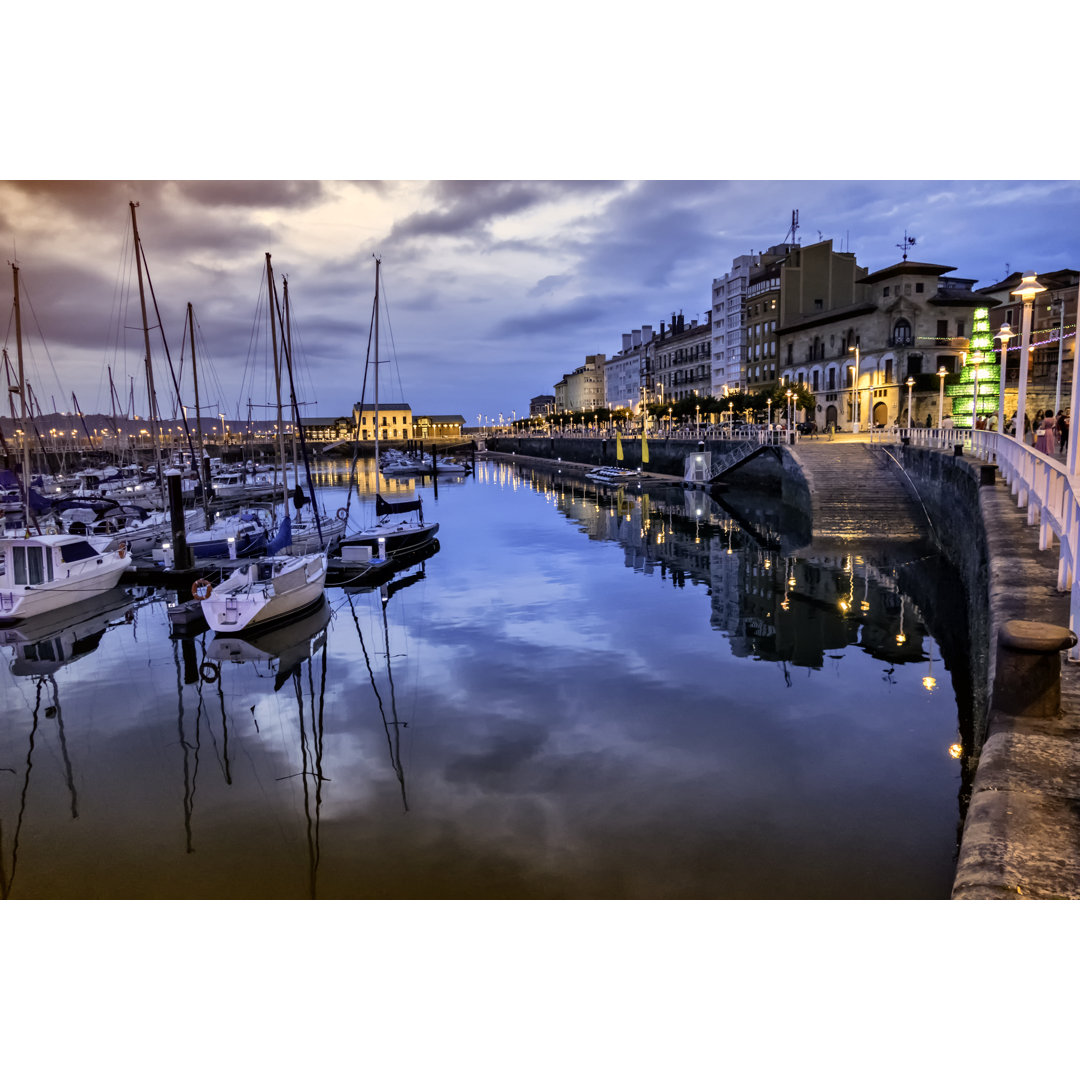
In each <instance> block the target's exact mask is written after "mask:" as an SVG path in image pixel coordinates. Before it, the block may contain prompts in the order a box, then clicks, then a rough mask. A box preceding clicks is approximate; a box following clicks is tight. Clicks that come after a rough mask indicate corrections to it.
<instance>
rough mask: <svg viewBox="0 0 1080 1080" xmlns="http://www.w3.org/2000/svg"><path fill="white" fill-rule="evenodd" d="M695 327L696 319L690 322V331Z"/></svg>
mask: <svg viewBox="0 0 1080 1080" xmlns="http://www.w3.org/2000/svg"><path fill="white" fill-rule="evenodd" d="M696 327H697V319H691V320H690V329H691V330H693V329H695V328H696Z"/></svg>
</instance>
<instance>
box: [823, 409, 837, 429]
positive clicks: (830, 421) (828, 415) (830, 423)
mask: <svg viewBox="0 0 1080 1080" xmlns="http://www.w3.org/2000/svg"><path fill="white" fill-rule="evenodd" d="M830 427H836V406H835V405H829V406H828V407H827V408H826V409H825V430H826V431H828V430H829V428H830Z"/></svg>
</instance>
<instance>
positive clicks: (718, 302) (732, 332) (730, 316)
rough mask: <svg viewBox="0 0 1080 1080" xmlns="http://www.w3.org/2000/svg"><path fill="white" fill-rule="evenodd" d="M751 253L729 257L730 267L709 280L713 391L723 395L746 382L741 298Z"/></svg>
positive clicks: (745, 283)
mask: <svg viewBox="0 0 1080 1080" xmlns="http://www.w3.org/2000/svg"><path fill="white" fill-rule="evenodd" d="M755 263H756V258H755V256H754V255H739V256H738V257H737V258H735V259H732V261H731V269H730V270H729V271H728V272H727V273H726V274H725V275H724V276H723V277H719V278H713V283H712V349H711V354H712V355H711V360H712V394H713V396H714V397H716V398H722V397H723V396H724V394H725V392H726V390H729V389H730V390H733V391H734V390H737V389H739V388H740V387H742V386H743V385H744V383H745V378H744V375H743V368H742V347H743V343H744V335H743V301H744V300H745V299H746V288H747V282H748V281H749V278H750V271H751V269H752V268H753V267H754V265H755Z"/></svg>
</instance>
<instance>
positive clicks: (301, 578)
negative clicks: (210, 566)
mask: <svg viewBox="0 0 1080 1080" xmlns="http://www.w3.org/2000/svg"><path fill="white" fill-rule="evenodd" d="M266 280H267V293H268V296H269V300H270V336H271V340H272V342H273V350H274V377H275V382H276V386H277V398H278V433H279V436H278V437H279V447H278V451H279V461H280V463H281V471H282V474H283V475H284V472H285V446H284V439H285V432H284V424H282V423H281V360H280V357H279V355H278V341H277V322H276V316H277V314H278V309H277V294H276V291H275V289H274V273H273V270H272V269H271V266H270V253H269V252H267V253H266ZM283 509H284V516H283V518H282V521H281V526H280V528H279V529H278V534H277V536H276V537H275V538H274V540H273V542H272V543H271V544H269V545H268V546H267V549H266V550H267V556H266V557H265V558H260V559H252V560H250V561H248V562H245V563H244V564H243V565H242V566H239V567H237V569H235V570H234V571H233V572H232V573H231V574H230V575H229V576H228V577H227V578H226V579H225V580H224V581H223V582H222V583H221V584H220V585H218V586H216V587H215V586H211V584H210V582H209V581H207V580H206V579H205V578H200V579H199V580H198V581H196V582H195V584H194V585H193V586H192V593H193V594H194V596H195V597H196V598H197V599H198V600H199V601H200V605H201V607H202V612H203V617H204V618H205V619H206V622H207V624H208V625H209V627H210V629H211V630H216V631H217V632H218V633H221V634H239V633H243V632H244V631H247V630H249V629H255V628H257V629H260V630H262V629H265V628H266V626H267V625H268V624H270V623H274V622H278V621H281V620H285V619H292V618H296V617H298V616H299V615H301V614H302V613H304V612H306V611H307V610H308V609H309V608H311V607H312V606H313V605H316V604H318V603H320V602H321V601H322V599H323V595H324V590H325V588H326V568H327V559H326V553H325V552H321V551H320V552H316V553H314V554H310V555H289V556H284V555H278V554H277V552H279V551H282V550H284V549H285V548H287V547H288V546H289V544H290V543H291V542H292V519H291V518H290V517H289V502H288V491H287V490H286V492H285V505H284V508H283Z"/></svg>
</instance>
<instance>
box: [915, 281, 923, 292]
mask: <svg viewBox="0 0 1080 1080" xmlns="http://www.w3.org/2000/svg"><path fill="white" fill-rule="evenodd" d="M915 291H916V292H922V291H923V283H922V282H921V281H916V282H915Z"/></svg>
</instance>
